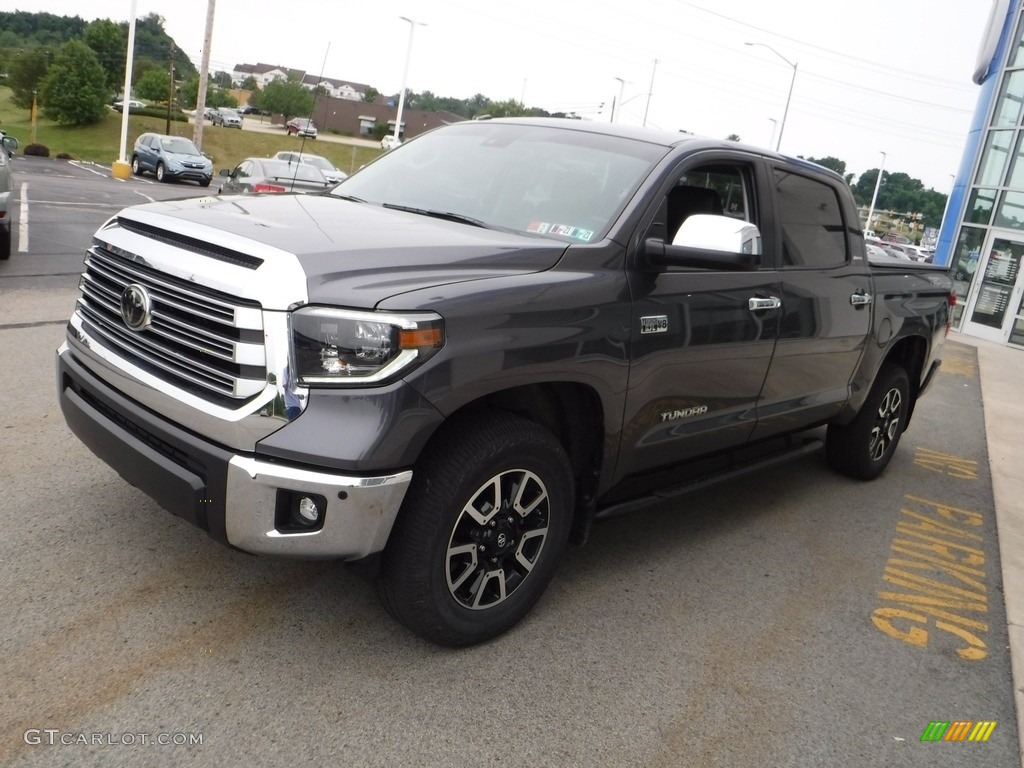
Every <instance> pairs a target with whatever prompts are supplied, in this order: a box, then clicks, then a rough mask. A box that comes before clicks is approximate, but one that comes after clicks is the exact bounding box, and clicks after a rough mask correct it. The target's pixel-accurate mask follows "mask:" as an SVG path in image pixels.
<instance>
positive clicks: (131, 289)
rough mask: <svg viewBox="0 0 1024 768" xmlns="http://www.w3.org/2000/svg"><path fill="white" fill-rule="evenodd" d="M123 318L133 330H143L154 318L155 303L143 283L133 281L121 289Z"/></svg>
mask: <svg viewBox="0 0 1024 768" xmlns="http://www.w3.org/2000/svg"><path fill="white" fill-rule="evenodd" d="M121 319H122V320H124V324H125V325H127V326H128V327H129V328H131V329H132V330H133V331H141V330H142V329H143V328H145V327H146V326H147V325H149V324H150V323H151V322H152V320H153V304H152V301H151V299H150V298H149V293H148V291H146V289H145V288H143V287H142V286H141V285H138V284H137V283H132V284H131V285H129V286H128V287H127V288H125V289H124V290H123V291H121Z"/></svg>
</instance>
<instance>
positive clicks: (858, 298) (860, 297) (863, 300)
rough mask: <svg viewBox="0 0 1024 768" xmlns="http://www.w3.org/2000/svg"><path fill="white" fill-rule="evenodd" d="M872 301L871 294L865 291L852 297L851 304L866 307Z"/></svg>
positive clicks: (858, 292)
mask: <svg viewBox="0 0 1024 768" xmlns="http://www.w3.org/2000/svg"><path fill="white" fill-rule="evenodd" d="M871 301H872V299H871V294H870V293H864V291H857V292H856V293H854V294H852V295H851V296H850V303H851V304H852V305H853V306H855V307H866V306H867V305H868V304H870V303H871Z"/></svg>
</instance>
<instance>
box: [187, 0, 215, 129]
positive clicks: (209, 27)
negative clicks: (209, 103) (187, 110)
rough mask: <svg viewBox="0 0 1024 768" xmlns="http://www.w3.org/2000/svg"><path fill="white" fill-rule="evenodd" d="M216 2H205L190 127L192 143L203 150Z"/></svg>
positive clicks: (207, 0) (212, 0)
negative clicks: (203, 32)
mask: <svg viewBox="0 0 1024 768" xmlns="http://www.w3.org/2000/svg"><path fill="white" fill-rule="evenodd" d="M216 5H217V0H206V33H205V34H204V35H203V56H202V62H201V63H200V65H199V93H198V94H197V96H196V116H195V120H194V121H193V122H194V125H193V126H192V143H193V144H195V145H196V146H197V147H199V149H202V148H203V123H204V122H205V121H204V120H203V113H204V112H205V111H206V83H207V80H209V78H210V46H211V45H212V44H213V12H214V8H215V7H216Z"/></svg>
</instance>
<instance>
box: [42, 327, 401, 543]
mask: <svg viewBox="0 0 1024 768" xmlns="http://www.w3.org/2000/svg"><path fill="white" fill-rule="evenodd" d="M57 389H58V394H59V399H60V406H61V410H62V411H63V413H64V417H65V419H66V420H67V423H68V425H69V426H70V427H71V430H72V431H73V432H74V433H75V435H76V436H78V438H79V439H81V440H82V442H83V443H85V444H86V445H87V446H88V447H89V449H90V450H92V451H93V453H95V454H96V455H97V456H98V457H99V458H101V459H103V460H104V461H105V462H106V463H107V464H109V465H110V466H111V467H112V468H113V469H115V470H116V471H117V472H118V473H119V474H120V475H121V476H122V477H123V478H124V479H125V480H127V481H128V482H129V483H131V484H132V485H134V486H136V487H138V488H139V489H140V490H142V491H143V492H144V493H146V494H147V495H149V496H150V497H152V498H153V499H154V500H155V501H156V502H157V503H158V504H160V506H162V507H164V508H165V509H167V510H168V511H170V512H172V513H173V514H175V515H177V516H179V517H181V518H183V519H185V520H187V521H189V522H191V523H192V524H194V525H196V526H198V527H199V528H201V529H203V530H205V531H206V532H207V533H209V535H210V536H212V537H213V538H214V539H216V540H217V541H220V542H221V543H223V544H227V545H229V546H232V547H236V548H238V549H241V550H244V551H246V552H252V553H254V554H262V555H276V556H282V557H298V558H318V559H342V560H358V559H360V558H363V557H366V556H367V555H370V554H372V553H374V552H379V551H381V550H382V549H383V548H384V546H385V544H386V543H387V540H388V536H389V534H390V532H391V527H392V525H393V524H394V521H395V517H396V515H397V513H398V508H399V506H400V505H401V503H402V499H403V498H404V497H405V493H406V490H407V489H408V487H409V483H410V481H411V479H412V472H410V471H401V472H395V473H391V474H385V475H375V476H372V477H361V476H353V475H349V474H344V475H343V474H335V473H331V472H324V471H322V470H320V469H318V468H311V467H300V466H296V465H293V464H284V463H275V462H271V461H261V460H260V459H259V458H258V457H256V456H254V455H245V454H242V453H239V452H237V451H233V450H230V449H228V448H225V447H222V446H219V445H216V444H213V443H211V442H210V441H208V440H206V439H204V438H202V437H200V436H198V435H196V434H195V433H192V432H189V431H187V430H185V429H182V428H181V427H179V426H177V425H175V424H173V423H171V422H169V421H166V420H165V419H162V418H161V417H160V416H158V415H157V414H155V413H153V412H151V411H149V410H147V409H146V408H144V407H143V406H141V405H139V404H138V403H137V402H135V401H133V400H131V399H129V398H127V397H125V396H124V395H122V394H121V393H119V392H117V391H116V390H114V389H112V388H110V387H109V386H108V385H106V384H105V383H104V382H103V381H102V380H101V379H98V378H97V377H95V376H93V375H92V373H91V372H90V371H89V370H88V369H86V368H85V367H84V366H82V365H81V364H80V363H79V362H78V361H77V360H76V359H75V356H74V354H73V352H72V351H71V350H70V348H69V347H68V345H67V344H66V343H65V344H63V345H62V346H61V347H60V349H58V351H57ZM280 491H285V492H290V493H298V494H315V495H317V496H320V497H323V498H324V499H326V501H327V507H326V510H325V511H324V515H323V524H322V526H321V527H320V528H319V529H317V530H313V531H294V530H290V529H288V527H287V526H279V522H278V521H279V520H280V510H279V509H278V507H279V505H280V504H281V501H280V499H281V496H282V494H281V493H280Z"/></svg>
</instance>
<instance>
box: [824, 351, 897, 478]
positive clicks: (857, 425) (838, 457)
mask: <svg viewBox="0 0 1024 768" xmlns="http://www.w3.org/2000/svg"><path fill="white" fill-rule="evenodd" d="M909 415H910V379H909V378H908V377H907V372H906V370H904V369H903V368H900V367H898V366H895V365H889V364H886V365H884V366H883V367H882V369H881V370H880V371H879V372H878V376H877V378H876V379H875V383H874V385H873V386H872V387H871V391H870V392H869V393H868V397H867V400H865V401H864V405H863V406H862V407H861V409H860V413H858V414H857V416H856V417H855V418H854V419H853V421H851V422H850V423H849V424H842V425H840V424H830V425H829V427H828V431H827V433H826V436H825V457H826V459H827V460H828V464H829V466H830V467H832V469H834V470H835V471H836V472H839V473H840V474H844V475H847V476H849V477H853V478H856V479H858V480H874V479H875V478H876V477H878V476H879V475H881V474H882V472H883V471H884V470H885V468H886V466H888V464H889V460H890V459H891V458H892V455H893V453H895V452H896V446H897V445H899V442H900V436H901V435H902V434H903V430H905V429H906V428H907V419H908V418H909Z"/></svg>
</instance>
